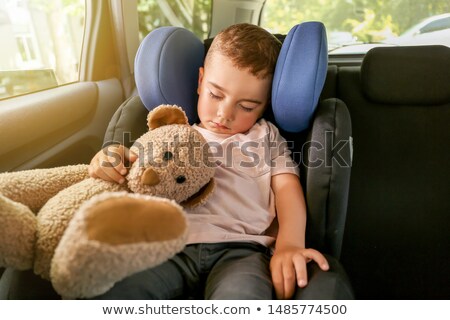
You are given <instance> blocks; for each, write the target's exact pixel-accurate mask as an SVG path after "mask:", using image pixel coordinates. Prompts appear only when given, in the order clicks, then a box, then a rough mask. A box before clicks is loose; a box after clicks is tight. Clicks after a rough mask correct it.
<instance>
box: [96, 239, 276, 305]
mask: <svg viewBox="0 0 450 320" xmlns="http://www.w3.org/2000/svg"><path fill="white" fill-rule="evenodd" d="M269 261H270V256H269V252H268V249H267V248H265V247H263V246H261V245H256V244H252V243H237V242H233V243H212V244H204V243H202V244H194V245H188V246H187V247H186V248H185V249H184V250H183V251H182V252H181V253H179V254H177V255H176V256H175V257H173V258H172V259H170V260H169V261H167V262H165V263H163V264H161V265H159V266H157V267H154V268H151V269H148V270H145V271H142V272H139V273H137V274H134V275H132V276H130V277H128V278H126V279H124V280H122V281H120V282H118V283H116V285H114V287H113V288H112V289H111V290H109V291H108V292H106V293H105V294H103V295H101V296H98V297H96V298H95V299H165V300H169V299H177V298H178V299H185V298H186V297H190V298H194V299H198V298H205V299H237V300H244V299H255V300H256V299H265V300H269V299H272V281H271V277H270V271H269Z"/></svg>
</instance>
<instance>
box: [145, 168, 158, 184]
mask: <svg viewBox="0 0 450 320" xmlns="http://www.w3.org/2000/svg"><path fill="white" fill-rule="evenodd" d="M141 183H142V184H143V185H146V186H154V185H157V184H158V183H159V177H158V174H157V173H156V172H155V171H154V170H153V169H151V168H148V169H145V171H144V173H143V174H142V177H141Z"/></svg>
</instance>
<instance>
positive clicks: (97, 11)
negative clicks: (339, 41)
mask: <svg viewBox="0 0 450 320" xmlns="http://www.w3.org/2000/svg"><path fill="white" fill-rule="evenodd" d="M132 2H134V1H132ZM215 3H216V5H215V6H214V7H213V10H212V26H211V37H209V38H208V39H205V40H204V41H202V40H199V39H198V38H196V37H195V36H194V35H193V34H192V33H191V32H190V31H188V30H187V29H185V28H183V27H177V26H171V27H165V28H160V29H156V31H153V32H152V33H150V35H149V36H147V37H146V38H144V40H143V41H142V42H141V43H139V39H138V36H137V35H138V32H137V28H138V26H137V23H130V21H137V12H136V11H135V10H131V9H130V8H131V7H132V6H130V5H129V4H128V5H126V4H125V3H124V2H123V1H87V2H86V4H87V10H86V13H87V17H86V28H87V29H88V30H90V32H89V33H88V34H85V38H84V40H83V41H84V46H85V49H84V50H83V51H82V54H83V58H84V60H83V61H84V64H82V65H81V66H80V70H81V71H80V72H81V76H80V79H81V80H82V81H78V82H75V83H71V84H69V85H65V86H60V87H57V88H54V89H51V90H44V91H39V92H36V93H33V94H29V95H22V96H18V97H15V98H13V99H6V100H0V132H1V136H2V137H10V138H8V139H3V141H2V142H3V143H2V144H1V145H0V154H1V157H0V172H6V171H18V170H24V169H31V168H46V167H54V166H60V165H67V164H75V163H89V161H90V159H91V158H92V156H93V155H94V154H95V152H97V151H98V150H100V149H101V147H102V146H106V145H108V144H110V143H112V142H114V143H117V142H119V143H121V144H124V145H125V146H130V145H131V144H132V142H133V141H134V140H135V139H136V138H137V137H139V136H140V135H141V134H142V133H143V132H145V131H146V130H147V128H146V121H145V119H146V115H147V113H148V111H149V110H151V109H152V108H154V107H156V106H157V105H159V104H162V103H169V104H179V105H183V106H185V108H186V112H187V114H188V117H189V119H190V121H191V123H193V122H195V121H196V111H195V105H196V84H197V80H196V76H197V73H198V72H197V70H198V66H199V65H201V63H202V60H203V56H204V52H205V50H207V49H208V46H209V44H210V43H211V39H212V38H213V36H214V33H217V32H218V31H219V30H221V29H222V28H223V27H224V26H227V25H230V24H233V23H237V22H249V23H255V24H258V22H259V17H260V15H261V10H262V8H263V6H264V1H254V2H252V1H225V0H223V1H215ZM249 3H250V4H251V6H250V4H249ZM249 6H250V7H249ZM243 8H245V9H246V10H249V12H251V13H252V14H247V13H248V12H247V11H245V10H244V9H243ZM227 10H231V11H233V10H234V11H233V12H238V13H239V15H238V14H236V15H234V16H233V15H231V14H230V15H226V14H220V13H223V12H226V11H227ZM219 12H220V13H219ZM231 16H233V17H231ZM111 26H113V27H111ZM276 36H277V37H278V38H279V39H280V40H281V41H283V47H282V52H281V53H280V57H279V60H278V63H277V70H276V73H275V76H274V82H273V87H274V88H276V89H273V91H272V106H271V108H270V109H269V111H268V112H267V114H266V115H265V117H266V118H267V119H269V120H271V121H273V122H275V123H276V124H277V125H278V126H279V128H280V130H281V132H282V134H283V136H284V137H285V138H286V140H287V141H289V142H290V143H291V145H290V147H291V150H292V152H293V157H294V160H296V161H297V162H298V163H299V167H300V172H301V175H300V179H301V183H302V186H303V188H304V192H305V198H306V203H307V211H308V226H307V244H308V246H310V247H312V248H315V249H318V250H319V251H321V252H323V253H325V254H326V256H327V259H328V260H329V262H330V265H331V270H330V271H329V272H328V273H325V272H322V271H320V270H319V268H318V267H317V266H314V265H310V266H309V268H310V275H311V279H310V283H309V285H308V287H307V288H306V289H304V290H299V292H298V294H296V296H295V298H296V299H328V300H329V299H383V300H385V299H448V298H450V276H449V274H448V270H450V238H449V234H450V215H449V214H448V213H449V212H450V203H449V201H448V194H449V181H450V169H449V165H448V163H450V151H449V148H448V141H450V133H449V130H448V119H450V85H449V83H450V72H449V70H450V47H447V46H442V45H425V46H387V47H375V48H372V49H370V50H369V51H368V52H367V53H364V54H361V53H356V54H348V55H334V56H333V55H331V54H330V55H329V54H328V51H327V35H326V30H325V27H324V25H323V24H322V23H321V22H299V23H298V24H295V25H292V29H291V30H290V31H289V33H287V34H276ZM138 48H139V49H138ZM162 48H164V51H162ZM143 52H144V53H145V55H144V54H143ZM139 58H142V60H140V59H139ZM144 66H145V67H144ZM148 66H151V67H150V68H149V67H148ZM157 66H160V67H161V68H159V67H157ZM161 74H164V75H167V74H169V75H170V76H169V77H167V78H166V77H161V76H160V75H161ZM311 74H312V75H311ZM181 75H182V76H181ZM174 88H177V89H178V88H183V90H173V89H174ZM165 90H166V91H165ZM61 106H64V107H61ZM42 110H46V111H45V112H42ZM49 114H52V117H49V116H48V115H49ZM19 120H20V121H19ZM30 130H31V132H33V134H29V133H30ZM12 137H14V139H12ZM187 298H189V297H187ZM0 299H60V297H59V296H58V295H57V294H56V292H54V290H53V289H52V287H51V284H50V283H49V282H48V281H45V280H42V279H40V278H38V277H37V276H35V275H34V274H33V273H32V271H18V270H13V269H11V268H9V269H6V270H5V269H3V268H0Z"/></svg>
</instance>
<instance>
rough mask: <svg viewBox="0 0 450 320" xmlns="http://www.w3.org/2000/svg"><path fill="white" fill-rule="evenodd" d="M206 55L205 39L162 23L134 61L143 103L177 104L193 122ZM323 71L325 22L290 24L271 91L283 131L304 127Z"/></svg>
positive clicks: (274, 109) (137, 85)
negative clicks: (199, 72) (291, 26)
mask: <svg viewBox="0 0 450 320" xmlns="http://www.w3.org/2000/svg"><path fill="white" fill-rule="evenodd" d="M204 55H205V54H204V45H203V43H202V42H201V41H200V40H199V39H198V38H197V37H196V36H195V35H194V34H193V33H192V32H190V31H189V30H187V29H184V28H180V27H162V28H158V29H155V30H154V31H152V32H151V33H150V34H149V35H147V36H146V37H145V39H144V40H143V41H142V43H141V45H140V47H139V49H138V52H137V55H136V61H135V80H136V87H137V90H138V94H139V96H140V98H141V100H142V102H143V103H144V105H145V107H146V108H147V109H148V110H152V109H153V108H155V107H156V106H158V105H160V104H177V105H180V106H182V107H183V108H184V110H185V111H186V114H187V116H188V119H189V122H190V123H194V122H196V121H197V119H198V116H197V85H198V69H199V67H201V66H202V65H203V59H204ZM326 71H327V42H326V33H325V27H324V26H323V24H322V23H320V22H305V23H302V24H300V25H297V26H295V27H293V28H292V29H291V31H290V32H289V33H288V35H287V37H286V39H285V40H284V43H283V45H282V48H281V52H280V56H279V59H278V62H277V66H276V68H275V74H274V82H273V89H272V108H273V114H274V117H275V122H276V123H277V125H279V126H280V128H281V129H284V130H285V131H290V132H300V131H303V130H305V129H306V128H308V126H309V123H310V120H311V118H312V116H313V114H314V111H315V108H316V106H317V101H318V99H319V95H320V92H321V91H322V87H323V84H324V81H325V76H326Z"/></svg>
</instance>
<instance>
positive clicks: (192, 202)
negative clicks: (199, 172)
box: [180, 178, 216, 208]
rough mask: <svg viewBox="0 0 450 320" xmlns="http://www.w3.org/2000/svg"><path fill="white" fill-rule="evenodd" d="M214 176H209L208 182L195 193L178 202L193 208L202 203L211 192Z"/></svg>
mask: <svg viewBox="0 0 450 320" xmlns="http://www.w3.org/2000/svg"><path fill="white" fill-rule="evenodd" d="M215 185H216V184H215V182H214V178H211V180H209V182H208V183H207V184H206V185H205V186H203V187H202V188H201V189H200V191H198V192H197V193H196V194H194V195H193V196H191V197H190V198H188V199H187V200H184V201H183V202H182V203H180V204H181V205H182V206H183V207H185V208H194V207H197V206H199V205H202V204H204V203H205V202H206V199H208V197H209V196H210V195H211V194H212V192H213V191H214V187H215Z"/></svg>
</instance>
